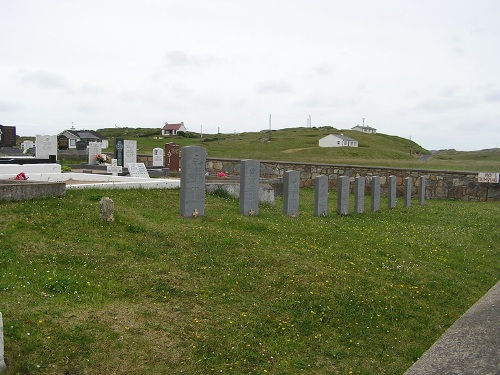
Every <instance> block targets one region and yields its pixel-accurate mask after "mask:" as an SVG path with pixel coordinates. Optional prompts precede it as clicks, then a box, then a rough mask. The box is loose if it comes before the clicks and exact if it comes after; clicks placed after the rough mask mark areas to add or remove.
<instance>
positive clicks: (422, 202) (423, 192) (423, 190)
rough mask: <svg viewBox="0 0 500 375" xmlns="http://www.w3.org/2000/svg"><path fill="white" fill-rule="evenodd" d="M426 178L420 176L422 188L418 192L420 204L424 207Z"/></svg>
mask: <svg viewBox="0 0 500 375" xmlns="http://www.w3.org/2000/svg"><path fill="white" fill-rule="evenodd" d="M425 182H426V181H425V177H424V176H420V188H419V192H418V203H419V204H420V205H421V206H423V205H424V204H425Z"/></svg>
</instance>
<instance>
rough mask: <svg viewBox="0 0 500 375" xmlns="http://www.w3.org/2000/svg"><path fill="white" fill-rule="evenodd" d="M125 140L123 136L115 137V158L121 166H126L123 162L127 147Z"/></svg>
mask: <svg viewBox="0 0 500 375" xmlns="http://www.w3.org/2000/svg"><path fill="white" fill-rule="evenodd" d="M123 142H124V140H123V138H115V157H114V159H116V164H117V165H118V166H120V167H124V166H125V164H123V149H124V148H125V146H124V144H123Z"/></svg>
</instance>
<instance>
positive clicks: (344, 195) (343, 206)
mask: <svg viewBox="0 0 500 375" xmlns="http://www.w3.org/2000/svg"><path fill="white" fill-rule="evenodd" d="M349 179H350V178H349V176H341V177H339V178H338V180H337V191H338V196H337V213H338V214H339V215H348V214H349Z"/></svg>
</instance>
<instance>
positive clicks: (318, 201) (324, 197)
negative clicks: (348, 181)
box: [314, 175, 328, 217]
mask: <svg viewBox="0 0 500 375" xmlns="http://www.w3.org/2000/svg"><path fill="white" fill-rule="evenodd" d="M327 215H328V176H325V175H320V176H316V177H315V178H314V216H321V217H325V216H327Z"/></svg>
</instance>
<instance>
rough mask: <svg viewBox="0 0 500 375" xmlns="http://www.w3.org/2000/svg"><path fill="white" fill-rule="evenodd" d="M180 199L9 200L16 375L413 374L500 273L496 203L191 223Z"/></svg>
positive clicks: (4, 265)
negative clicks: (111, 213)
mask: <svg viewBox="0 0 500 375" xmlns="http://www.w3.org/2000/svg"><path fill="white" fill-rule="evenodd" d="M179 195H180V192H179V190H128V191H127V190H111V191H98V190H73V191H71V190H70V191H68V192H67V194H66V197H64V198H61V199H57V198H53V199H42V200H36V201H27V202H8V203H7V202H3V203H0V311H1V312H2V313H3V320H4V339H5V356H6V362H7V367H8V371H7V373H8V374H10V373H12V374H17V373H21V374H73V375H74V374H83V373H85V374H122V373H128V374H178V373H185V374H212V373H224V374H226V373H233V374H264V373H268V374H295V373H300V372H304V373H310V374H402V373H403V372H404V371H405V370H406V369H407V368H409V367H410V366H411V364H412V363H413V362H414V361H415V360H416V359H417V358H418V357H419V356H420V355H421V354H422V353H423V352H424V351H425V350H426V349H427V348H428V347H429V346H430V345H431V344H432V343H433V342H434V341H435V340H436V339H437V338H438V337H439V336H440V335H441V334H442V333H443V332H444V331H445V330H446V328H447V327H449V326H450V325H451V324H452V323H453V322H454V321H455V320H456V319H457V318H458V317H460V315H461V314H463V313H464V312H465V311H466V310H467V309H468V308H469V307H470V306H471V305H472V304H473V303H474V302H475V301H476V300H477V299H479V298H480V297H481V296H482V295H483V294H484V293H485V292H486V291H487V290H488V289H489V288H490V287H491V286H492V285H494V284H495V283H496V281H497V280H498V275H499V273H500V251H499V248H498V243H499V242H500V232H499V231H498V221H497V220H498V217H499V216H500V202H486V203H483V202H481V203H479V202H462V201H427V202H426V204H425V205H424V206H418V205H417V202H416V201H415V202H414V203H413V206H412V207H410V208H409V209H405V208H403V207H402V202H398V207H397V208H396V209H393V210H388V209H387V208H386V207H387V202H386V201H384V200H382V210H381V211H380V212H378V213H371V212H370V209H369V206H368V205H369V199H367V212H366V213H365V214H363V215H355V214H352V215H349V216H346V217H341V216H338V215H336V214H335V213H334V210H335V208H336V195H335V192H334V191H332V192H331V193H330V212H331V214H330V215H329V216H328V217H326V218H317V217H314V216H313V215H312V212H313V201H314V194H313V190H311V189H302V190H301V197H300V199H301V213H300V216H299V217H298V218H296V219H292V218H289V217H284V216H283V214H282V206H283V201H282V199H281V198H278V199H277V203H276V206H275V207H271V206H266V205H264V206H261V208H260V214H259V216H258V217H243V216H241V215H239V213H238V211H239V205H238V202H237V201H236V200H234V199H231V198H225V197H222V196H217V195H207V206H206V216H205V217H203V218H197V219H183V218H181V217H180V216H179ZM103 196H109V197H110V198H111V199H113V200H114V202H115V221H114V222H111V223H105V222H100V221H99V200H100V199H101V198H102V197H103Z"/></svg>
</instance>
